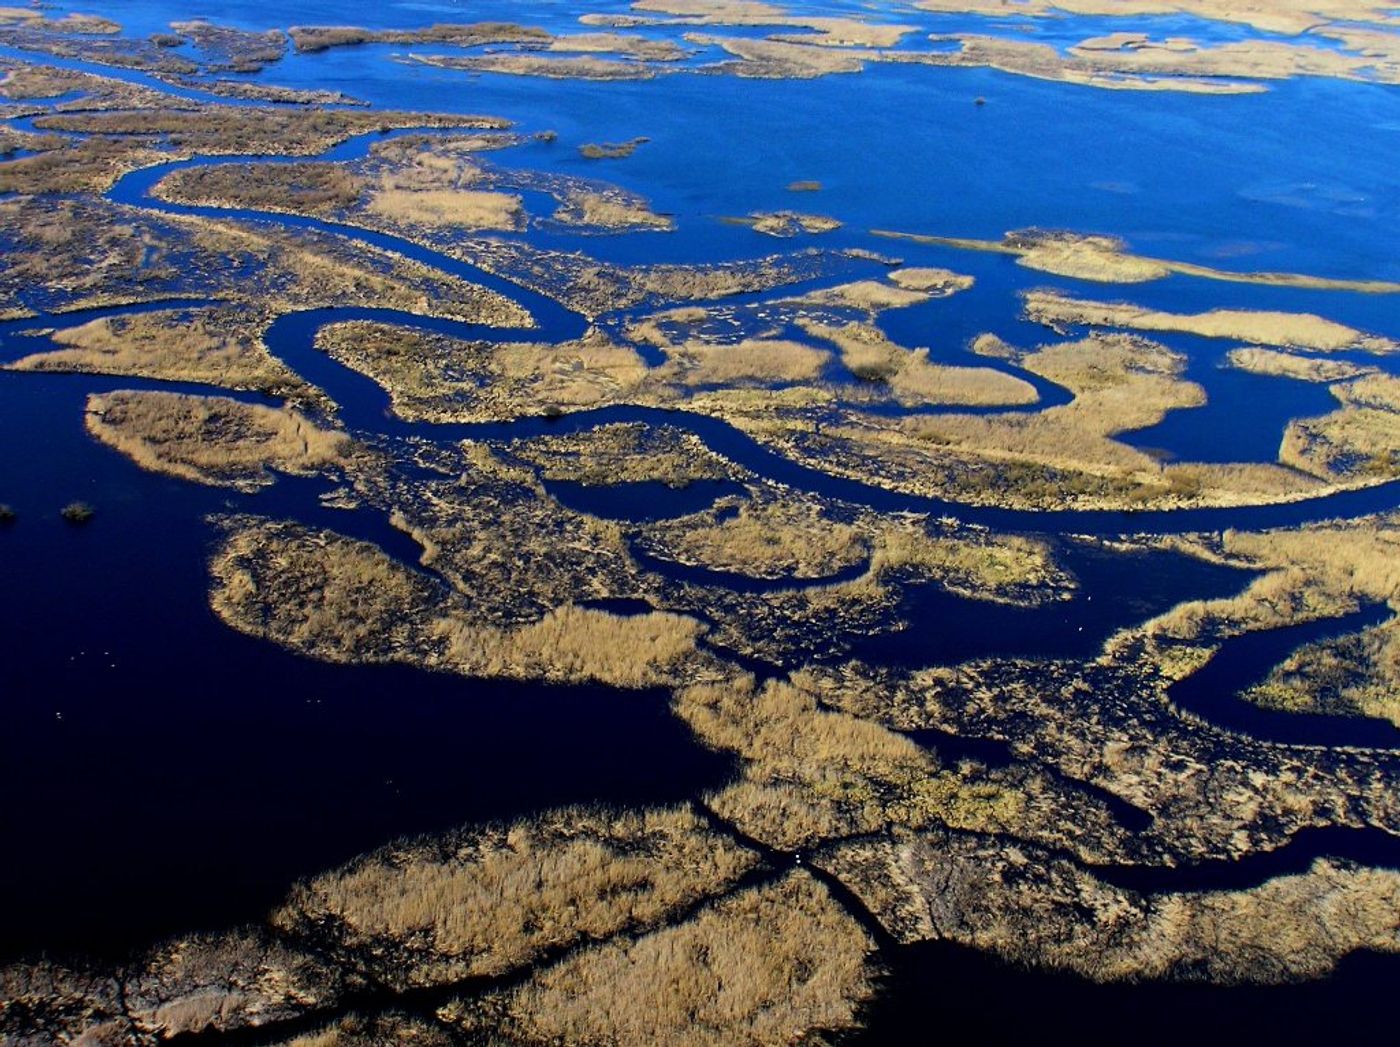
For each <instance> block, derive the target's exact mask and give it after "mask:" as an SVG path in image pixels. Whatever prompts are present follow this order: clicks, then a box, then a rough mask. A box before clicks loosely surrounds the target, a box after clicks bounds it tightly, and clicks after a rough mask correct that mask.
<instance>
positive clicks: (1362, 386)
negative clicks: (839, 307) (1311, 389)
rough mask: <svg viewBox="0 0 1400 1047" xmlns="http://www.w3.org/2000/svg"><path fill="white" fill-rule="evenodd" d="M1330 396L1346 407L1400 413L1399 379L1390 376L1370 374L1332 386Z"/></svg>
mask: <svg viewBox="0 0 1400 1047" xmlns="http://www.w3.org/2000/svg"><path fill="white" fill-rule="evenodd" d="M1332 395H1333V396H1335V397H1336V398H1337V399H1338V400H1340V401H1341V402H1342V403H1343V404H1345V405H1346V406H1348V407H1362V408H1372V409H1375V410H1380V411H1395V412H1400V378H1397V377H1395V376H1394V375H1392V374H1372V375H1368V376H1367V377H1364V378H1361V379H1359V380H1358V381H1355V382H1348V383H1347V384H1346V385H1338V386H1334V387H1333V389H1332Z"/></svg>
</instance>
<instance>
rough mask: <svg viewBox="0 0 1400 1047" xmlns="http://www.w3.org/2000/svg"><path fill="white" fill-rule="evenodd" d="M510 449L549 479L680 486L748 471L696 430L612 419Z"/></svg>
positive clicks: (514, 444)
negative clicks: (717, 452)
mask: <svg viewBox="0 0 1400 1047" xmlns="http://www.w3.org/2000/svg"><path fill="white" fill-rule="evenodd" d="M507 449H508V451H509V454H510V455H511V457H513V458H516V459H519V460H521V461H525V462H529V463H530V464H532V465H534V466H535V467H536V468H538V469H539V474H540V476H541V477H542V478H544V479H545V480H564V481H568V482H570V483H581V484H591V485H611V484H622V483H644V482H648V481H651V482H659V483H664V484H666V485H667V486H668V487H675V488H681V487H687V486H689V485H690V484H693V483H698V482H700V481H704V480H727V479H738V478H739V477H740V476H742V475H745V473H744V471H743V470H742V469H740V468H739V467H738V466H736V465H734V464H733V463H732V462H730V461H729V460H727V459H725V458H723V457H721V456H720V455H718V454H715V453H714V452H713V451H711V450H710V449H709V448H708V447H707V446H705V443H704V441H703V440H701V439H700V438H699V437H698V436H696V435H695V434H694V433H691V432H687V431H686V430H684V429H678V428H674V427H672V426H665V425H662V426H655V425H646V424H644V423H641V422H609V423H606V424H604V425H599V426H595V427H593V428H592V429H585V430H582V431H581V432H577V433H570V434H568V435H561V436H539V437H533V438H530V439H521V440H514V441H512V442H511V443H510V444H509V445H508V448H507Z"/></svg>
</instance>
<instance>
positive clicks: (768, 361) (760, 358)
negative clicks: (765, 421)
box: [655, 338, 831, 386]
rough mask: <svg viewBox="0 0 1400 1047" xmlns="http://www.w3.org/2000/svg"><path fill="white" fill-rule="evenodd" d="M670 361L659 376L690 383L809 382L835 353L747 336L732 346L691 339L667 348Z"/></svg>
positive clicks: (819, 373) (668, 379)
mask: <svg viewBox="0 0 1400 1047" xmlns="http://www.w3.org/2000/svg"><path fill="white" fill-rule="evenodd" d="M665 352H666V355H667V357H668V362H667V363H666V364H665V365H664V366H663V367H661V368H660V369H658V370H657V371H656V373H655V378H656V379H658V380H665V381H676V382H680V383H682V384H684V385H688V386H702V385H736V384H751V383H776V382H809V381H812V380H813V379H815V378H817V377H818V376H820V375H821V373H822V370H823V369H824V368H825V367H826V365H827V362H828V361H829V360H830V359H831V354H830V353H828V352H827V351H826V350H824V349H817V348H815V347H814V346H810V345H803V344H802V343H801V342H789V341H784V340H781V339H775V338H746V339H744V340H743V341H741V342H736V343H734V344H732V345H722V344H719V343H715V342H701V341H688V342H685V343H683V344H681V345H668V346H666V347H665Z"/></svg>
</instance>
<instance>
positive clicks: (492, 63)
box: [409, 53, 656, 80]
mask: <svg viewBox="0 0 1400 1047" xmlns="http://www.w3.org/2000/svg"><path fill="white" fill-rule="evenodd" d="M409 57H410V58H411V59H412V60H413V61H415V62H422V63H423V64H424V65H432V66H437V67H439V68H441V69H460V70H462V71H464V72H469V73H503V74H506V75H508V76H540V77H544V78H546V79H549V80H650V79H652V78H653V77H654V76H656V70H655V68H654V67H652V66H650V65H647V64H646V63H645V62H637V61H633V60H631V59H626V60H621V61H619V60H616V59H611V58H594V57H592V56H591V55H585V56H579V57H560V56H557V55H541V54H528V53H527V54H494V55H493V54H486V55H420V54H414V55H410V56H409Z"/></svg>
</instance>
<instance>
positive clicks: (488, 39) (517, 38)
mask: <svg viewBox="0 0 1400 1047" xmlns="http://www.w3.org/2000/svg"><path fill="white" fill-rule="evenodd" d="M287 34H288V35H289V36H290V37H291V38H292V43H293V45H294V46H295V47H296V49H297V50H298V51H300V52H301V53H303V54H306V53H309V52H313V51H325V50H328V49H329V48H332V47H351V46H355V45H357V44H371V43H374V44H453V45H455V46H459V47H477V46H480V45H482V44H514V43H520V44H539V43H545V42H548V41H549V39H550V35H549V33H547V32H545V31H544V30H543V29H536V28H533V27H531V26H523V25H514V24H512V23H510V22H470V23H451V22H448V23H438V24H435V25H430V26H427V27H425V28H422V29H362V28H360V27H359V26H349V25H327V26H305V25H297V26H292V27H291V28H290V29H289V30H287Z"/></svg>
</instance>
